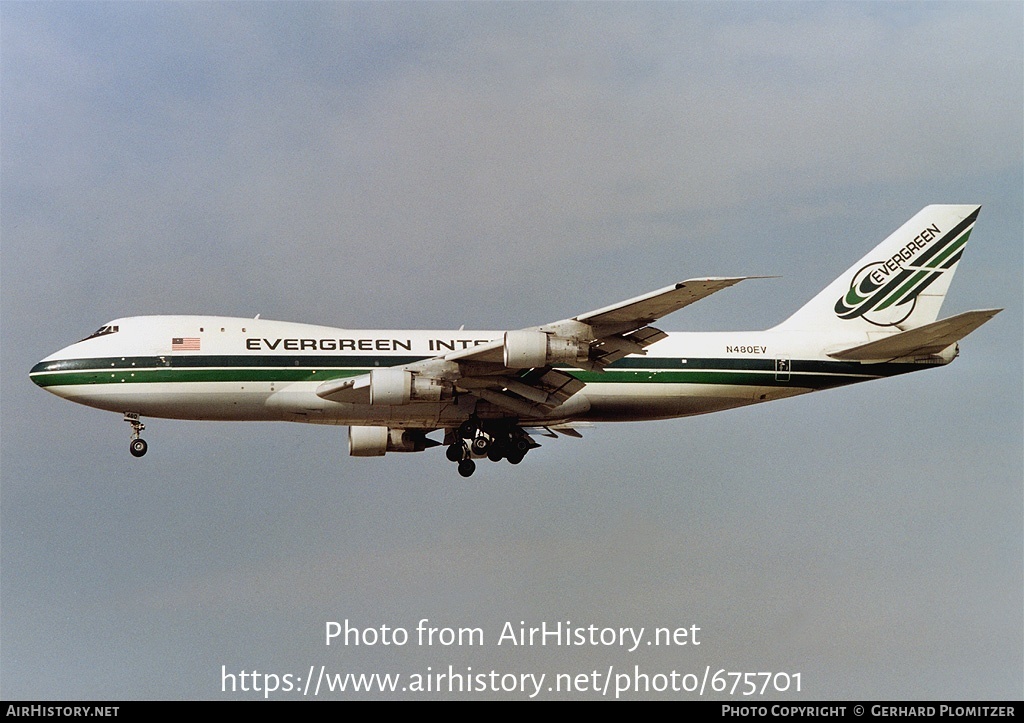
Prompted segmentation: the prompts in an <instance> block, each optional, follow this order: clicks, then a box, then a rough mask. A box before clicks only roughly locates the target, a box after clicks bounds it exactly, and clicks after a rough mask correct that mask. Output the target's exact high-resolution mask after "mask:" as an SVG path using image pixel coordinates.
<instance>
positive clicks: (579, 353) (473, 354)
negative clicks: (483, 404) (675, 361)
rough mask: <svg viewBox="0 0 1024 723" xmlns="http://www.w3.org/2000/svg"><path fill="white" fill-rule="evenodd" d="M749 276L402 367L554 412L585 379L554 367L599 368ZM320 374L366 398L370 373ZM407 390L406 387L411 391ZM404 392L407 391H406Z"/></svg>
mask: <svg viewBox="0 0 1024 723" xmlns="http://www.w3.org/2000/svg"><path fill="white" fill-rule="evenodd" d="M749 278H765V277H752V276H739V277H709V278H703V279H688V280H686V281H680V282H679V283H677V284H674V285H672V286H667V287H665V288H663V289H658V290H657V291H652V292H650V293H648V294H644V295H642V296H637V297H635V298H632V299H627V300H625V301H621V302H619V303H617V304H612V305H611V306H606V307H603V308H601V309H596V310H594V311H589V312H587V313H585V314H580V315H579V316H574V317H572V318H570V319H563V320H562V321H556V322H554V323H551V324H545V325H543V326H537V327H531V328H529V329H521V330H518V331H509V332H505V334H504V336H503V337H502V338H500V339H495V340H494V341H492V342H490V343H488V344H482V345H480V346H476V347H473V348H471V349H466V350H462V351H456V352H451V353H449V354H446V355H444V356H439V357H435V358H433V359H428V360H425V361H421V362H415V363H413V364H409V365H407V366H405V367H402V369H403V370H404V372H405V373H407V374H408V375H409V376H408V379H409V380H410V381H409V384H411V385H412V388H413V389H414V388H415V384H416V379H417V378H419V377H422V378H423V379H424V380H425V379H427V378H430V379H444V380H445V381H446V382H447V383H450V384H452V385H453V387H454V389H455V390H456V391H460V392H464V393H469V394H472V395H475V396H476V397H478V398H480V399H483V400H485V401H488V402H490V403H491V404H494V405H495V406H497V407H500V408H502V409H505V410H506V411H508V412H509V413H510V414H513V415H516V416H520V417H530V418H543V417H550V416H557V414H558V412H557V411H556V410H558V408H559V407H561V406H562V405H563V404H565V402H566V401H568V400H569V399H570V398H571V397H572V396H573V395H574V394H576V392H578V391H579V390H581V389H582V388H583V387H584V386H585V384H584V383H583V382H582V381H580V380H579V379H577V378H576V377H574V376H573V375H571V374H569V373H567V372H565V371H562V370H561V369H559V368H557V367H569V368H575V369H587V370H590V371H601V370H603V369H604V367H606V366H607V365H609V364H611V363H612V362H614V361H617V360H618V359H621V358H622V357H624V356H627V355H629V354H646V347H648V346H650V345H651V344H653V343H655V342H657V341H660V340H661V339H664V338H666V337H667V336H668V335H667V334H666V333H665V332H663V331H661V330H660V329H657V328H655V327H653V326H650V324H651V323H652V322H654V321H657V320H658V319H660V318H661V317H663V316H665V315H666V314H671V313H672V312H673V311H678V310H679V309H682V308H683V307H685V306H688V305H690V304H692V303H693V302H695V301H699V300H700V299H703V298H704V297H706V296H710V295H711V294H713V293H715V292H716V291H721V290H722V289H725V288H728V287H730V286H733V285H734V284H737V283H739V282H740V281H743V280H744V279H749ZM374 374H378V375H379V376H380V377H381V378H382V379H383V375H380V374H379V372H374V373H371V374H366V375H363V376H360V377H355V378H351V379H344V380H334V381H329V382H324V384H322V385H321V386H320V387H319V388H318V389H317V392H316V393H317V395H318V396H320V397H323V398H325V399H331V400H333V401H339V402H353V403H363V404H370V403H373V401H374V394H373V389H374V387H375V384H376V381H375V380H374V379H373V375H374ZM413 394H414V393H413ZM408 396H409V395H407V397H408Z"/></svg>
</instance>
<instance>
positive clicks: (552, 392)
mask: <svg viewBox="0 0 1024 723" xmlns="http://www.w3.org/2000/svg"><path fill="white" fill-rule="evenodd" d="M980 210H981V207H980V206H977V205H932V206H927V207H925V208H924V209H922V210H921V211H920V212H919V213H917V214H916V215H915V216H914V217H913V218H911V219H910V220H909V221H907V222H906V223H905V224H903V225H902V226H900V228H898V229H897V230H896V231H895V232H893V233H892V234H891V235H890V236H889V237H888V238H886V239H885V240H884V241H883V242H882V243H881V244H879V245H878V246H877V247H875V248H874V249H873V250H872V251H871V252H869V253H868V254H867V255H866V256H864V258H862V259H861V260H860V261H858V262H857V263H856V264H854V265H853V266H851V267H850V268H849V269H847V270H846V271H845V272H844V273H843V274H842V275H841V276H839V277H838V278H837V279H836V280H835V281H833V282H832V283H831V284H829V285H828V286H827V287H825V289H823V290H822V291H821V292H820V293H818V294H817V295H816V296H815V297H814V298H812V299H811V300H810V301H809V302H807V303H806V304H805V305H804V306H802V307H800V308H799V309H798V310H797V311H796V312H795V313H794V314H792V315H791V316H790V317H789V318H788V319H786V320H785V321H783V322H782V323H780V324H778V325H777V326H775V327H772V328H770V329H767V330H763V331H741V332H708V333H679V332H675V333H666V332H664V331H662V330H661V329H658V328H656V327H654V326H652V324H653V323H654V322H656V321H657V320H659V319H661V318H662V317H664V316H665V315H667V314H670V313H672V312H674V311H678V310H679V309H682V308H684V307H686V306H688V305H690V304H692V303H694V302H696V301H699V300H701V299H703V298H705V297H707V296H710V295H711V294H713V293H715V292H718V291H721V290H722V289H726V288H728V287H730V286H733V285H735V284H737V283H739V282H740V281H744V280H746V279H750V278H765V277H751V276H746V277H744V276H733V277H705V278H694V279H687V280H686V281H680V282H679V283H676V284H673V285H671V286H667V287H665V288H662V289H658V290H656V291H652V292H650V293H647V294H643V295H642V296H637V297H635V298H632V299H627V300H625V301H621V302H619V303H617V304H612V305H611V306H606V307H603V308H600V309H596V310H594V311H589V312H587V313H585V314H580V315H579V316H575V317H572V318H569V319H563V320H561V321H556V322H553V323H550V324H544V325H542V326H535V327H530V328H527V329H518V330H510V331H465V330H463V329H459V330H458V331H428V330H360V331H354V330H350V329H336V328H331V327H326V326H313V325H309V324H298V323H291V322H282V321H270V320H266V319H261V318H259V316H258V315H257V316H256V318H254V319H242V318H229V317H221V316H136V317H126V318H121V319H115V320H113V321H110V322H108V323H106V324H104V325H103V326H101V327H100V328H99V329H98V330H96V331H95V332H94V333H92V334H90V335H89V336H88V337H86V338H84V339H82V340H81V341H78V342H75V343H74V344H71V345H70V346H67V347H65V348H64V349H61V350H60V351H58V352H56V353H54V354H51V355H50V356H48V357H46V358H45V359H43V360H42V361H40V362H39V363H38V364H36V365H35V366H34V367H33V368H32V370H31V372H30V377H31V379H32V381H33V382H35V383H36V384H37V385H39V386H40V387H42V388H43V389H45V390H46V391H48V392H52V393H53V394H56V395H57V396H59V397H63V398H65V399H69V400H71V401H73V402H78V403H79V404H84V405H87V406H90V407H96V408H98V409H104V410H109V411H112V412H118V413H120V414H123V417H124V420H125V421H126V422H128V423H129V424H130V425H131V429H132V433H131V440H130V447H129V449H130V452H131V454H132V455H134V456H135V457H142V456H143V455H144V454H146V451H147V449H148V445H147V443H146V441H145V440H143V439H142V438H141V436H140V433H141V432H142V430H144V429H145V425H144V424H143V423H142V421H141V419H142V417H160V418H170V419H194V420H225V421H227V420H231V421H241V420H274V421H281V420H286V421H294V422H307V423H313V424H337V425H348V426H349V432H348V450H349V454H350V455H352V456H355V457H376V456H383V455H384V454H386V453H387V452H420V451H423V450H425V449H429V448H432V447H438V446H444V447H445V448H446V452H445V454H446V457H447V458H448V459H449V460H451V461H452V462H455V463H456V464H457V465H458V471H459V474H461V475H462V476H463V477H469V476H470V475H472V474H473V472H474V471H475V469H476V461H475V460H479V459H482V458H485V457H486V458H488V459H490V460H491V461H495V462H497V461H500V460H502V459H506V460H508V461H509V462H510V463H512V464H519V463H520V462H521V461H522V460H523V457H524V456H525V455H526V454H527V452H529V451H530V450H532V449H534V448H536V447H539V446H540V444H539V443H538V442H537V441H536V439H535V436H540V435H543V436H546V437H557V436H558V435H560V434H561V435H566V436H572V437H580V436H582V435H581V434H580V432H579V428H580V427H581V426H589V425H590V424H591V423H593V422H610V421H637V420H657V419H669V418H675V417H686V416H690V415H696V414H706V413H709V412H717V411H721V410H724V409H731V408H735V407H741V406H745V405H749V404H758V403H761V402H768V401H773V400H776V399H783V398H786V397H792V396H795V395H798V394H804V393H807V392H812V391H817V390H821V389H831V388H833V387H839V386H844V385H847V384H853V383H857V382H864V381H868V380H872V379H882V378H885V377H891V376H895V375H898V374H904V373H907V372H912V371H917V370H920V369H931V368H933V367H938V366H943V365H945V364H948V363H949V362H951V361H953V359H954V358H956V356H957V355H958V353H959V345H958V342H959V340H960V339H962V338H963V337H965V336H966V335H967V334H969V333H970V332H972V331H973V330H975V329H977V328H978V327H980V326H981V325H982V324H984V323H985V322H986V321H988V320H989V319H991V318H992V317H993V316H995V315H996V314H997V313H998V312H1000V311H1002V309H980V310H975V311H968V312H965V313H962V314H957V315H955V316H952V317H949V318H946V319H942V320H938V314H939V308H940V306H941V305H942V302H943V300H944V298H945V296H946V292H947V290H948V289H949V286H950V282H951V280H952V278H953V274H954V272H955V271H956V268H957V265H958V264H959V261H960V257H961V255H962V254H963V251H964V247H965V245H966V244H967V241H968V239H969V237H970V234H971V231H972V229H973V228H974V224H975V221H976V220H977V218H978V213H979V211H980ZM440 430H443V439H442V440H440V441H439V440H437V439H432V438H430V437H428V434H430V433H433V432H437V431H440ZM531 433H532V434H531Z"/></svg>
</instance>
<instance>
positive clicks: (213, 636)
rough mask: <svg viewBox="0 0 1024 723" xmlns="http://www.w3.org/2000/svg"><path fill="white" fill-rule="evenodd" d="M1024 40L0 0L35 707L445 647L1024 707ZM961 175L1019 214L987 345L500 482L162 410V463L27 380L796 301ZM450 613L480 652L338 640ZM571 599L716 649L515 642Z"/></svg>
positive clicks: (762, 321)
mask: <svg viewBox="0 0 1024 723" xmlns="http://www.w3.org/2000/svg"><path fill="white" fill-rule="evenodd" d="M1022 28H1024V6H1022V5H1021V4H1020V3H1016V2H1006V3H980V2H978V3H975V2H972V3H939V2H936V3H820V2H819V3H809V4H804V3H709V4H705V3H699V2H687V3H642V4H633V3H465V4H464V3H408V4H407V3H385V2H380V3H340V2H338V3H316V2H308V3H283V2H282V3H246V2H232V3H217V2H207V3H188V2H176V3H162V2H153V3H99V2H88V3H82V2H75V3H61V2H50V3H35V2H4V3H0V121H2V123H0V143H2V145H0V153H2V158H0V160H2V175H0V203H2V206H0V210H2V217H0V232H2V236H0V244H2V246H0V250H2V264H0V275H2V276H0V279H2V284H0V289H2V291H0V293H2V305H0V329H2V345H0V370H2V376H0V395H2V396H0V400H2V407H0V413H2V419H0V422H2V426H0V475H2V478H0V484H2V488H0V494H2V497H0V534H2V545H0V555H2V568H0V575H2V580H0V581H2V586H0V596H2V601H0V609H2V617H0V696H2V697H4V698H6V699H16V698H32V699H40V698H52V699H65V700H69V699H83V698H94V699H133V698H161V699H177V698H187V699H197V698H202V699H217V698H222V697H231V696H230V694H225V693H222V692H221V671H222V668H221V666H222V665H223V666H226V669H227V670H228V672H235V673H239V672H241V671H242V670H246V671H252V670H253V669H257V670H259V671H260V672H269V673H277V674H279V675H282V676H283V675H284V674H286V673H290V674H292V675H294V676H296V677H301V678H303V679H304V678H305V677H306V676H307V673H308V670H309V668H310V666H317V667H319V666H320V665H323V666H325V667H326V669H327V671H328V672H338V673H345V672H354V673H375V672H379V673H401V674H403V675H406V676H409V675H412V674H415V673H425V672H427V668H428V666H429V667H430V668H431V670H432V671H433V672H436V671H438V670H447V667H448V666H449V665H451V666H453V668H454V669H455V671H456V672H460V671H461V672H465V670H466V668H467V667H472V668H473V670H474V671H476V672H489V671H491V670H495V671H498V672H499V673H502V674H504V673H515V674H520V673H536V674H540V673H547V674H548V675H554V674H556V673H571V674H574V675H575V674H576V673H590V672H591V671H593V670H595V669H596V670H600V671H607V670H608V668H609V666H612V667H613V668H614V669H615V670H616V671H620V672H624V671H633V669H634V666H639V668H640V671H641V672H644V673H647V674H649V675H654V674H656V673H663V674H668V673H670V672H671V671H673V670H675V671H678V672H679V673H680V674H683V673H703V671H704V670H705V669H707V668H709V669H710V670H711V671H712V672H714V671H716V670H719V669H724V670H727V671H741V672H746V671H751V672H756V671H773V672H786V673H790V674H793V673H800V674H801V676H802V678H801V686H802V690H801V693H800V694H799V696H797V695H795V694H793V693H790V694H789V695H791V696H792V697H794V698H800V699H805V700H807V699H836V698H839V699H852V698H875V699H927V698H932V699H940V698H941V699H961V698H974V699H978V698H981V699H985V698H1012V699H1019V698H1021V697H1022V695H1024V689H1022V685H1024V684H1022V680H1024V661H1022V658H1024V632H1022V626H1024V623H1022V614H1021V611H1022V609H1024V594H1022V589H1024V580H1022V568H1024V560H1022V557H1024V555H1022V547H1024V532H1022V529H1024V523H1022V510H1024V500H1022V478H1024V464H1022V456H1024V453H1022V434H1024V432H1022V408H1024V386H1022V363H1021V358H1022V351H1024V342H1022V329H1024V319H1022V314H1021V310H1022V271H1024V261H1022V248H1024V245H1022V234H1024V210H1022V198H1024V180H1022V168H1024V161H1022V147H1024V124H1022V117H1024V90H1022V89H1024V70H1022V69H1024V39H1022V34H1024V30H1022ZM929 203H980V204H983V206H984V208H983V209H982V212H981V216H980V218H979V221H978V223H977V225H976V227H975V231H974V233H973V235H972V238H971V243H970V245H969V246H968V248H967V251H966V253H965V255H964V258H963V262H962V263H961V264H960V267H959V270H958V272H957V276H956V279H955V282H954V284H953V286H952V289H951V292H950V294H949V296H948V297H947V300H946V305H945V306H944V308H943V314H944V315H951V314H953V313H957V312H962V311H966V310H969V309H974V308H991V307H1005V308H1006V311H1004V312H1003V313H1002V314H1000V315H999V316H998V317H996V318H995V319H994V320H993V321H992V322H990V323H989V324H987V325H986V326H984V327H982V328H981V329H980V330H978V331H977V332H975V333H974V334H972V335H971V336H970V337H969V338H968V339H966V340H965V341H964V343H963V344H962V345H961V346H962V351H961V357H960V359H958V360H957V361H956V363H954V364H952V365H950V366H948V367H945V368H942V369H938V370H932V371H927V372H924V373H921V374H915V375H912V376H907V377H901V378H896V379H891V380H886V381H880V382H875V383H872V384H865V385H858V386H855V387H852V388H846V389H841V390H835V391H831V392H824V393H822V394H816V395H811V396H803V397H798V398H796V399H790V400H785V401H781V402H776V403H773V404H768V405H761V406H757V407H752V408H748V409H742V410H734V411H730V412H724V413H721V414H717V415H711V416H706V417H698V418H692V419H683V420H673V421H666V422H657V423H643V424H640V423H637V424H621V425H603V426H599V427H595V428H593V429H589V430H585V436H584V439H582V440H576V439H560V440H544V439H542V440H541V441H542V442H543V447H542V448H541V449H539V450H536V451H534V452H532V453H531V454H530V455H529V457H528V458H527V459H526V460H525V461H524V463H523V464H521V465H519V466H517V467H513V466H511V465H508V464H507V463H501V464H482V465H480V467H479V470H478V472H477V474H476V475H475V476H474V477H473V478H472V479H470V480H464V479H462V478H461V477H459V476H458V475H457V474H456V472H455V469H454V466H453V465H451V464H450V463H449V462H447V461H446V460H445V459H444V456H443V453H442V452H440V451H438V450H431V451H427V452H424V453H422V454H413V455H398V454H390V455H388V456H387V457H385V458H382V459H353V458H350V457H348V456H347V454H346V448H345V429H344V428H340V427H316V426H303V425H290V424H284V423H281V424H255V423H202V422H178V421H167V420H157V419H149V420H146V421H147V431H146V438H147V440H148V441H149V443H150V452H149V454H148V455H147V456H146V457H145V458H144V459H138V460H137V459H134V458H132V457H130V456H129V454H128V450H127V446H128V439H129V428H128V426H127V425H126V424H124V423H123V422H122V421H121V419H120V417H119V416H118V415H114V414H110V413H106V412H101V411H98V410H93V409H88V408H85V407H78V406H76V405H73V404H70V403H68V402H66V401H63V400H61V399H58V398H57V397H54V396H51V395H48V394H46V393H45V392H44V391H42V390H40V389H38V388H36V387H34V385H32V384H31V382H30V381H29V379H28V370H29V368H30V367H31V366H32V364H34V363H35V362H36V361H38V360H39V359H41V358H43V357H44V356H46V355H48V354H50V353H51V352H53V351H55V350H57V349H59V348H61V347H63V346H65V345H67V344H69V343H71V342H72V341H74V340H76V339H79V338H81V337H83V336H85V335H86V334H88V333H89V332H91V331H92V330H94V329H95V328H97V327H98V326H99V325H100V324H102V323H104V322H106V321H108V320H110V319H113V318H116V317H119V316H128V315H135V314H158V313H195V314H199V313H210V314H226V315H237V316H246V317H251V316H255V315H256V314H261V315H262V316H263V317H264V318H279V319H284V320H290V321H305V322H310V323H317V324H324V325H330V326H339V327H348V328H403V327H404V328H458V327H459V326H460V325H463V324H464V325H466V327H467V328H489V329H501V328H519V327H525V326H531V325H535V324H541V323H544V322H549V321H553V320H556V319H561V318H565V317H568V316H571V315H575V314H577V313H581V312H584V311H587V310H590V309H594V308H598V307H601V306H604V305H607V304H610V303H613V302H615V301H618V300H620V299H624V298H628V297H631V296H635V295H637V294H640V293H643V292H646V291H649V290H651V289H655V288H659V287H662V286H665V285H667V284H670V283H673V282H675V281H678V280H681V279H685V278H690V277H693V276H705V275H746V274H767V275H781V276H782V278H779V279H772V280H762V281H750V282H746V283H744V284H742V285H740V286H738V287H735V288H732V289H728V290H726V291H723V292H721V293H720V294H716V295H715V296H714V297H713V298H711V299H708V300H706V301H703V302H701V303H699V304H696V305H694V306H692V307H690V308H687V309H686V310H684V311H682V312H680V313H678V314H676V315H674V316H671V317H669V318H668V319H666V320H665V321H664V322H663V323H662V324H660V326H662V327H663V328H665V329H667V330H672V331H688V330H715V329H757V328H765V327H768V326H771V325H773V324H775V323H777V322H778V321H780V320H782V319H783V318H785V317H786V316H788V314H789V313H791V312H792V311H794V310H795V309H796V308H797V307H798V306H800V305H801V304H802V303H803V302H804V301H806V300H807V299H809V298H810V297H811V296H813V295H814V294H815V293H816V292H817V291H818V290H819V289H821V288H822V287H823V286H825V285H826V284H827V283H828V282H830V281H831V280H832V279H833V278H835V277H836V276H837V275H838V274H839V273H840V272H842V271H843V270H844V269H846V268H847V267H848V266H849V265H850V264H851V263H853V262H854V261H855V260H857V259H858V258H860V257H861V256H862V255H863V254H864V253H865V252H866V251H867V250H869V249H870V248H871V247H873V246H874V245H875V244H877V243H878V242H879V241H880V240H881V239H882V238H884V237H885V236H886V235H887V234H888V233H890V232H891V231H892V230H894V229H895V228H897V227H898V226H900V225H901V224H902V223H903V222H904V221H905V220H907V219H908V218H910V216H912V215H913V214H914V213H916V212H917V211H918V210H919V209H920V208H921V207H922V206H925V205H927V204H929ZM422 618H428V619H430V620H431V621H432V624H434V625H437V626H439V627H478V628H481V629H482V630H483V632H484V636H485V639H484V641H483V643H484V644H483V645H478V646H469V645H463V646H450V647H439V646H434V647H426V646H420V645H416V644H414V642H412V641H411V642H410V643H409V644H407V645H405V646H383V645H376V646H347V647H346V646H342V645H338V644H335V645H332V646H330V647H327V646H326V645H325V644H324V627H325V623H326V622H327V621H333V620H337V621H344V620H346V619H348V620H350V621H351V622H352V623H353V624H355V625H358V626H359V627H361V628H367V627H369V628H378V629H379V628H380V626H382V625H388V626H398V627H404V628H407V629H410V630H413V629H414V628H415V626H416V624H417V622H418V621H419V620H420V619H422ZM566 620H571V621H572V623H573V624H574V625H581V626H587V625H590V624H595V625H598V626H601V627H603V626H610V627H615V628H618V627H635V628H639V627H645V628H646V629H647V630H648V631H650V630H651V629H652V628H654V627H672V628H675V627H690V626H693V625H696V626H699V627H700V634H699V635H700V642H701V644H700V646H694V645H689V646H685V647H683V646H680V647H648V646H646V645H644V646H642V647H641V648H640V649H638V650H636V651H635V652H632V653H630V652H628V651H626V650H622V649H619V648H617V647H602V646H596V647H592V646H578V647H561V648H556V647H550V646H549V647H540V646H532V647H530V646H527V647H511V646H509V645H508V644H503V645H501V646H498V645H497V641H498V637H499V634H500V633H501V630H502V626H503V624H504V623H505V622H506V621H511V622H513V623H514V624H515V625H517V626H518V624H519V622H520V621H525V623H526V625H527V626H531V625H532V626H536V625H540V624H541V623H542V622H547V623H548V624H549V625H550V624H554V623H556V622H558V621H563V622H564V621H566ZM251 695H252V694H249V696H244V695H243V696H241V697H251ZM447 695H448V694H447V693H444V694H443V695H442V696H441V697H445V696H447ZM490 695H491V694H489V693H487V694H485V693H474V694H473V695H472V696H467V695H465V694H464V695H462V696H453V697H485V696H490ZM501 695H502V696H504V697H508V698H512V699H518V698H524V697H526V696H525V695H524V694H522V693H518V692H517V693H508V694H501ZM651 695H652V694H646V695H644V694H631V696H632V697H650V696H651ZM695 695H696V694H693V696H690V695H686V694H679V695H677V696H675V697H683V698H686V697H694V696H695ZM405 696H406V697H416V698H419V697H435V696H436V694H430V695H429V696H428V695H426V694H424V695H419V694H415V695H414V694H412V693H406V694H405ZM574 696H575V697H580V698H585V699H587V698H596V697H600V696H599V694H597V693H593V692H579V693H576V694H574ZM277 697H280V698H293V699H297V698H298V697H299V696H298V695H297V694H295V693H291V694H284V693H281V694H278V695H277ZM370 697H389V696H381V695H373V696H370ZM541 697H567V696H566V695H561V696H556V695H555V694H554V693H548V692H544V693H542V694H541ZM747 700H749V699H747Z"/></svg>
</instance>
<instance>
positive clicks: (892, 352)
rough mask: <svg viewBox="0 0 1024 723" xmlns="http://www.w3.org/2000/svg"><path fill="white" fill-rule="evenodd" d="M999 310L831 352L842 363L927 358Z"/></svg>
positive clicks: (961, 316)
mask: <svg viewBox="0 0 1024 723" xmlns="http://www.w3.org/2000/svg"><path fill="white" fill-rule="evenodd" d="M1000 311H1002V309H979V310H976V311H966V312H964V313H963V314H957V315H956V316H951V317H949V318H948V319H942V320H940V321H933V322H932V323H931V324H925V325H924V326H920V327H918V328H916V329H910V330H909V331H902V332H900V333H898V334H893V335H892V336H887V337H884V338H882V339H878V340H876V341H872V342H868V343H867V344H860V345H858V346H854V347H850V348H849V349H843V350H841V351H836V352H831V353H829V356H830V357H832V358H833V359H841V360H843V361H886V360H889V359H898V358H900V357H911V356H928V355H930V354H938V353H939V352H940V351H942V350H943V349H945V348H946V347H948V346H950V345H951V344H955V343H956V342H958V341H960V340H961V339H963V338H964V337H965V336H967V335H968V334H970V333H971V332H972V331H974V330H975V329H977V328H978V327H979V326H981V325H982V324H984V323H985V322H986V321H988V320H989V319H991V318H992V317H993V316H995V315H996V314H998V313H999V312H1000Z"/></svg>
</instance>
